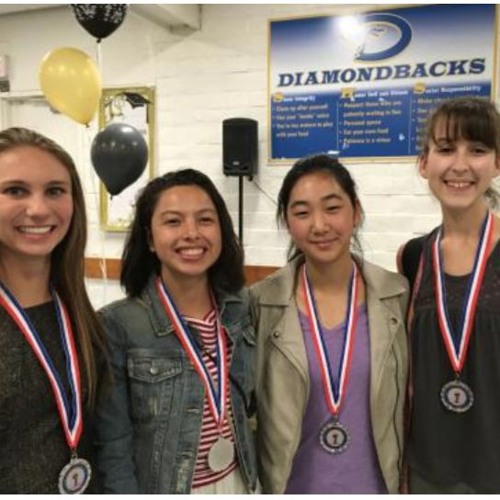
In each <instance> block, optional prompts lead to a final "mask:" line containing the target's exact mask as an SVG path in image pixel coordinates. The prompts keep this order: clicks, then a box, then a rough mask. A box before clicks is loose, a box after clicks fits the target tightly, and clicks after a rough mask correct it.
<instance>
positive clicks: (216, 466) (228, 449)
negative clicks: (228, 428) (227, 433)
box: [208, 436, 234, 472]
mask: <svg viewBox="0 0 500 500" xmlns="http://www.w3.org/2000/svg"><path fill="white" fill-rule="evenodd" d="M233 461H234V443H233V442H232V441H231V440H230V439H227V438H224V437H222V436H220V437H219V439H217V441H216V442H215V443H214V444H213V445H212V447H211V448H210V451H209V452H208V466H209V467H210V470H212V471H214V472H220V471H222V470H224V469H226V468H227V467H228V466H229V465H231V463H232V462H233Z"/></svg>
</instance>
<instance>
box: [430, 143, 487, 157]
mask: <svg viewBox="0 0 500 500" xmlns="http://www.w3.org/2000/svg"><path fill="white" fill-rule="evenodd" d="M434 149H435V151H436V152H437V153H438V154H442V155H448V154H453V153H455V152H456V151H457V150H458V146H457V144H456V143H455V142H446V141H438V143H437V144H435V146H434ZM467 152H468V153H470V154H472V155H475V156H483V155H488V154H490V153H492V152H493V150H492V149H491V148H489V147H488V146H486V145H485V144H483V143H481V142H467Z"/></svg>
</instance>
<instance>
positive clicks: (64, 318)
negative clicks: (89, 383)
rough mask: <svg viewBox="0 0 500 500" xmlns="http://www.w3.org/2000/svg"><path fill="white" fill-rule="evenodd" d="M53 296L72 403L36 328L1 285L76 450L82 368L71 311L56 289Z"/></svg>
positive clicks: (3, 301) (1, 297) (0, 299)
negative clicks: (50, 389) (48, 385)
mask: <svg viewBox="0 0 500 500" xmlns="http://www.w3.org/2000/svg"><path fill="white" fill-rule="evenodd" d="M52 297H53V300H54V304H55V308H56V314H57V321H58V324H59V333H60V336H61V344H62V346H63V350H64V356H65V358H66V372H67V375H68V383H69V388H70V399H71V400H70V401H68V397H67V395H66V391H65V389H64V385H63V383H62V381H61V377H60V375H59V373H58V372H57V369H56V367H55V366H54V363H53V361H52V359H51V357H50V355H49V353H48V352H47V349H46V348H45V346H44V345H43V342H42V340H41V338H40V336H39V334H38V332H37V331H36V329H35V327H34V325H33V324H32V322H31V321H30V319H29V317H28V315H27V314H26V312H25V311H24V309H23V308H22V306H21V305H20V304H19V303H18V301H17V300H16V298H15V297H14V296H13V295H12V294H11V293H10V292H9V290H8V289H7V288H6V287H5V286H4V285H3V284H1V283H0V305H1V306H2V307H3V308H4V309H5V311H6V312H7V313H8V314H9V316H10V317H11V318H12V320H13V321H14V322H15V323H16V325H17V326H18V328H19V329H20V330H21V333H22V334H23V335H24V338H25V339H26V340H27V342H28V344H29V345H30V347H31V349H32V350H33V352H34V354H35V355H36V357H37V358H38V361H39V362H40V364H41V365H42V368H43V369H44V371H45V373H46V374H47V377H48V379H49V382H50V385H51V387H52V392H53V393H54V398H55V401H56V405H57V409H58V411H59V416H60V420H61V424H62V427H63V430H64V435H65V437H66V442H67V443H68V446H69V447H70V449H71V450H72V451H74V450H76V447H77V445H78V442H79V440H80V436H81V434H82V430H83V419H82V402H81V386H80V367H79V363H78V354H77V350H76V345H75V340H74V335H73V329H72V328H71V322H70V319H69V316H68V311H67V310H66V307H65V306H64V304H63V303H62V301H61V299H60V297H59V295H58V294H57V292H56V291H55V290H52Z"/></svg>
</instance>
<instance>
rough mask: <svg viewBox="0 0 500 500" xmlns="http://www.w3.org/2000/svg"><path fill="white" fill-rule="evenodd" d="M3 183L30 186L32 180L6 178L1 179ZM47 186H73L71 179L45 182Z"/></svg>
mask: <svg viewBox="0 0 500 500" xmlns="http://www.w3.org/2000/svg"><path fill="white" fill-rule="evenodd" d="M0 182H1V184H2V185H8V184H16V185H20V186H30V185H31V182H26V180H25V179H5V180H4V181H0ZM44 186H45V187H47V186H48V187H52V186H71V181H57V180H54V181H49V182H47V183H46V184H44Z"/></svg>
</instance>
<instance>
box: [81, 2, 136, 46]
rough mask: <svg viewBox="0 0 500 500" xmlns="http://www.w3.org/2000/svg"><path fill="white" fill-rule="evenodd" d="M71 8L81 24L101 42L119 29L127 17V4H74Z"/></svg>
mask: <svg viewBox="0 0 500 500" xmlns="http://www.w3.org/2000/svg"><path fill="white" fill-rule="evenodd" d="M71 8H72V9H73V12H74V14H75V17H76V20H77V21H78V22H79V23H80V25H81V26H83V28H84V29H85V30H86V31H87V33H90V34H91V35H92V36H95V37H96V38H97V42H100V41H101V39H102V38H106V37H107V36H109V35H111V33H113V32H114V31H115V30H117V29H118V28H119V27H120V25H121V24H122V23H123V20H124V19H125V15H126V13H127V5H126V4H109V3H105V4H95V3H92V4H83V3H82V4H80V3H79V4H72V5H71Z"/></svg>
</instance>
